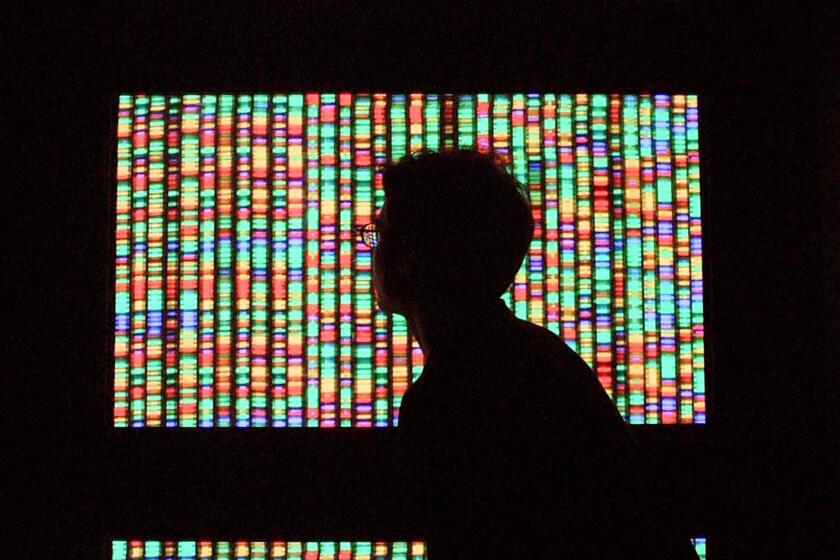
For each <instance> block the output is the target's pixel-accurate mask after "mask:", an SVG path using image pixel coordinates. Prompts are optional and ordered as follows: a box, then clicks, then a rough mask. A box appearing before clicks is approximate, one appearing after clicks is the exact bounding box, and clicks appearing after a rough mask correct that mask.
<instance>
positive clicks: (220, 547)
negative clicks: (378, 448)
mask: <svg viewBox="0 0 840 560" xmlns="http://www.w3.org/2000/svg"><path fill="white" fill-rule="evenodd" d="M111 550H112V554H111V560H133V559H135V558H136V559H142V560H169V559H172V560H175V559H177V560H211V559H212V560H252V559H253V560H257V559H260V560H263V559H265V560H269V559H270V560H425V558H426V546H425V544H423V543H422V542H381V541H376V542H373V541H367V542H347V541H342V542H311V541H310V542H299V541H273V542H265V541H235V542H224V541H138V540H134V541H114V542H113V543H112V547H111Z"/></svg>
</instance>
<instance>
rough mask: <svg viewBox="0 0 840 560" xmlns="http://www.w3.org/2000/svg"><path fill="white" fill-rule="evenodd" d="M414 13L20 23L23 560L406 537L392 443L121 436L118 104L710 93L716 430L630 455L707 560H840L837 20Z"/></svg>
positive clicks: (7, 141)
mask: <svg viewBox="0 0 840 560" xmlns="http://www.w3.org/2000/svg"><path fill="white" fill-rule="evenodd" d="M310 4H311V5H310ZM416 4H417V5H412V7H407V6H396V5H391V4H385V3H363V2H332V1H331V2H313V3H306V2H290V3H280V2H249V3H245V2H243V3H230V4H222V3H209V2H204V3H197V2H196V3H193V2H179V3H163V2H161V3H134V2H132V3H113V4H109V3H100V4H93V5H91V4H86V5H85V6H83V7H77V8H68V7H65V6H63V5H62V4H56V5H55V6H45V7H43V8H39V9H35V8H33V7H27V8H26V9H21V8H17V9H14V10H11V13H10V14H7V16H6V19H5V21H4V22H3V32H2V35H0V39H2V42H3V53H4V55H3V56H4V61H5V62H6V66H7V68H8V71H7V72H5V75H6V76H7V86H6V92H4V96H3V99H2V105H3V117H2V125H3V129H2V132H3V133H2V135H0V137H2V141H3V154H4V156H5V157H4V160H5V162H4V165H3V173H4V176H5V180H4V181H3V184H2V196H3V199H2V202H3V203H2V216H3V223H4V225H7V227H6V228H4V229H6V234H5V236H4V238H5V239H4V240H5V241H6V243H5V248H9V249H11V251H9V252H6V251H4V255H6V256H4V266H3V270H4V272H11V273H12V274H4V275H3V277H4V279H8V280H7V281H8V283H9V286H10V288H11V289H10V290H8V291H7V292H6V293H8V294H10V296H11V297H10V298H9V300H8V301H4V303H3V316H4V320H3V325H4V327H5V328H4V331H5V336H4V341H5V342H4V350H5V358H4V360H3V361H2V363H3V367H2V371H3V386H4V387H5V388H10V389H11V391H10V392H9V391H4V399H3V411H2V412H3V414H2V421H3V428H4V440H5V441H6V442H7V443H6V445H7V446H8V449H10V452H8V453H3V459H2V463H0V465H2V468H3V472H4V473H6V476H5V477H4V484H3V496H2V503H3V506H4V512H3V526H4V533H7V534H8V536H4V538H3V542H4V547H6V548H10V549H11V550H10V552H11V551H16V552H15V555H14V556H12V554H8V556H9V557H28V556H29V555H30V554H31V555H32V556H35V553H36V552H37V556H38V557H43V556H48V555H56V556H57V555H61V556H63V557H73V558H89V557H96V555H98V554H100V553H101V551H103V550H106V549H107V546H106V543H107V541H108V540H109V539H110V538H112V537H115V538H127V537H141V538H143V537H147V538H158V539H164V538H179V537H182V538H191V539H194V538H211V539H216V538H232V539H235V538H260V539H272V538H277V539H286V538H312V539H323V540H332V539H337V538H339V537H347V538H358V539H371V538H382V539H390V538H398V537H402V538H408V537H412V536H413V534H412V531H411V528H410V527H406V526H405V525H404V524H403V523H402V520H401V518H400V515H399V512H389V511H384V509H383V508H382V507H381V506H380V505H379V504H381V493H382V485H381V484H380V482H381V480H382V478H383V477H385V476H387V473H388V469H389V460H388V444H389V442H390V438H391V437H392V433H391V432H389V431H366V432H365V431H352V432H349V431H344V430H342V431H335V432H324V431H320V432H310V431H305V432H303V431H289V432H282V431H281V433H277V431H272V430H265V431H257V430H250V431H247V432H236V431H233V430H231V431H228V432H227V433H224V432H222V433H219V432H214V431H192V432H190V431H178V430H166V431H163V430H161V431H154V430H143V431H140V432H137V431H129V430H124V431H119V432H114V431H113V430H111V429H110V428H109V426H110V400H111V395H110V390H109V382H110V375H111V360H112V358H111V356H112V350H111V337H112V301H111V300H112V295H111V292H112V291H113V287H112V275H113V258H112V255H113V242H112V239H111V238H112V232H113V229H112V228H113V225H112V224H111V223H110V222H111V216H112V213H113V211H112V207H113V198H112V190H113V183H114V179H113V167H112V166H111V161H112V154H111V144H110V143H111V142H112V141H113V138H114V136H115V124H114V122H113V118H114V115H115V108H114V99H115V94H116V93H119V92H161V93H170V92H187V91H190V92H193V91H194V92H201V91H269V92H270V91H284V90H334V91H337V90H350V91H374V90H377V91H386V92H410V91H415V90H417V91H437V92H449V91H453V92H461V91H464V92H467V91H470V92H472V91H479V90H481V91H489V92H496V91H498V92H513V91H557V92H561V91H562V92H578V91H587V92H592V91H603V92H612V91H618V92H628V93H630V92H652V93H655V92H666V93H679V92H689V93H698V94H700V96H701V97H700V114H701V119H702V120H701V159H702V163H701V165H702V177H701V181H702V188H703V195H704V201H703V204H704V205H703V219H704V243H705V246H704V259H705V262H704V267H705V274H706V289H707V300H706V304H707V306H706V309H707V323H706V326H707V348H708V355H709V362H708V369H707V378H708V382H707V383H708V386H709V399H710V402H709V408H710V411H709V424H708V425H707V426H705V427H696V426H695V427H686V428H684V429H683V428H680V429H669V428H664V427H663V428H653V429H650V428H645V429H642V430H637V432H636V433H637V435H638V437H639V439H640V440H641V441H642V443H643V444H644V445H645V447H646V448H647V449H648V451H649V455H650V457H651V461H652V464H653V465H654V466H655V468H657V469H658V471H659V472H660V473H661V476H662V479H663V480H664V481H665V484H666V486H667V487H668V488H669V490H670V493H671V495H672V496H673V500H674V503H675V504H676V506H677V508H678V510H679V512H680V515H681V517H683V518H684V519H685V522H686V523H687V524H689V525H690V526H691V527H693V528H694V529H695V530H696V531H697V532H698V534H705V535H707V536H708V537H709V539H710V542H709V552H710V557H711V558H713V559H715V560H717V559H720V558H748V557H751V558H773V557H786V558H795V557H810V558H823V557H830V556H832V554H831V553H830V550H829V548H828V547H829V545H830V542H829V539H830V538H831V537H832V535H834V534H835V533H836V532H837V531H836V529H837V513H836V503H837V502H836V498H835V494H833V493H832V490H834V488H833V486H834V483H835V479H836V478H837V470H836V469H833V468H830V467H829V464H828V462H827V461H828V459H830V458H832V454H831V450H832V449H833V448H834V447H836V443H837V432H836V429H835V428H834V426H835V425H836V422H835V421H836V419H837V417H836V414H837V413H836V406H835V408H834V409H833V410H832V411H831V414H832V415H833V416H832V417H831V418H830V417H829V404H833V403H834V402H836V393H834V389H835V383H834V381H835V380H834V378H835V377H836V370H837V368H836V366H835V367H832V364H836V363H837V358H838V356H837V343H836V342H835V340H836V337H837V335H838V314H837V304H836V303H835V302H834V300H833V297H832V296H833V289H832V287H831V286H833V285H836V284H835V283H836V280H837V278H838V265H837V259H836V258H835V255H837V254H838V252H837V246H838V244H837V241H838V227H837V225H836V221H835V217H836V215H837V206H838V203H837V196H836V193H834V192H832V187H835V186H836V184H837V181H836V168H837V166H836V165H834V166H832V165H830V162H832V161H834V162H836V158H837V155H836V135H837V134H836V130H837V120H836V111H835V110H834V106H836V90H837V88H836V81H835V80H834V79H833V77H834V76H835V75H837V73H838V72H837V70H838V68H837V63H836V59H837V56H836V54H837V52H838V50H837V41H836V38H832V37H830V34H831V33H830V29H831V26H830V25H829V23H828V22H829V15H833V14H829V13H828V12H824V13H823V12H820V11H819V10H817V9H815V8H802V9H800V8H797V7H788V6H781V5H780V6H774V5H773V4H772V3H765V4H762V6H763V8H764V9H763V10H761V11H758V10H752V9H748V8H739V7H733V6H730V5H727V4H724V3H721V4H717V3H710V2H699V3H688V2H661V3H649V2H642V3H632V4H624V3H617V2H586V3H571V4H570V3H566V4H562V5H560V6H558V7H556V8H551V9H549V8H545V7H529V6H527V5H523V4H520V3H516V4H514V5H512V6H508V7H501V8H500V7H491V6H489V5H480V4H476V5H462V4H459V6H458V7H454V6H450V7H445V8H443V9H440V10H439V9H435V8H434V7H433V6H431V5H429V4H426V3H422V2H420V3H416ZM831 39H833V40H831ZM9 93H10V95H7V94H9ZM10 172H11V173H10ZM9 226H10V227H9ZM292 432H294V433H292ZM4 556H7V555H4Z"/></svg>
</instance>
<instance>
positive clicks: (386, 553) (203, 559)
mask: <svg viewBox="0 0 840 560" xmlns="http://www.w3.org/2000/svg"><path fill="white" fill-rule="evenodd" d="M692 542H693V543H694V549H695V550H696V551H697V555H698V556H699V557H700V560H706V539H705V537H700V538H696V539H692ZM111 544H112V546H111V560H258V559H259V560H425V559H426V546H425V544H424V543H422V542H391V543H389V542H371V541H368V542H346V541H343V542H299V541H297V542H296V541H272V542H266V541H235V542H226V541H215V542H214V541H151V540H150V541H141V540H132V541H113V542H112V543H111Z"/></svg>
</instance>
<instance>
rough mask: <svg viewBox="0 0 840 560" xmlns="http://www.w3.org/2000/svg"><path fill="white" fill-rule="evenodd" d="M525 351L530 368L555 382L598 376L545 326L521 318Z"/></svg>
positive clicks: (518, 324)
mask: <svg viewBox="0 0 840 560" xmlns="http://www.w3.org/2000/svg"><path fill="white" fill-rule="evenodd" d="M516 321H517V327H518V329H519V331H520V332H521V333H522V336H523V341H524V342H523V351H524V353H525V355H526V358H527V361H528V363H529V365H530V366H531V367H533V368H535V369H536V370H538V371H543V372H546V373H547V374H548V375H549V376H550V377H551V378H553V379H555V380H564V379H565V380H568V381H574V380H578V381H580V380H581V377H585V378H588V377H590V376H594V373H593V372H592V369H591V368H590V367H589V366H588V365H587V364H586V362H585V361H584V360H583V359H582V358H581V357H580V356H579V355H578V354H576V353H575V351H574V350H572V349H571V348H570V347H569V345H568V344H566V342H565V341H564V340H563V339H562V338H560V337H559V336H557V335H556V334H555V333H553V332H552V331H550V330H548V329H547V328H545V327H542V326H540V325H536V324H534V323H529V322H528V321H524V320H522V319H519V318H517V319H516Z"/></svg>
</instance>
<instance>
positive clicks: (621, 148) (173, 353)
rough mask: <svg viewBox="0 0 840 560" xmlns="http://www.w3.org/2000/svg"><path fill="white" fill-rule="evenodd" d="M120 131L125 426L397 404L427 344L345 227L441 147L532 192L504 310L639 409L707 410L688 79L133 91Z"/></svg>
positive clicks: (652, 412)
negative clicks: (528, 237)
mask: <svg viewBox="0 0 840 560" xmlns="http://www.w3.org/2000/svg"><path fill="white" fill-rule="evenodd" d="M116 132H117V142H116V146H117V149H116V156H117V157H116V166H117V169H116V214H115V219H116V228H115V231H116V277H115V279H116V286H115V287H116V297H115V312H116V317H115V345H114V358H115V362H114V425H115V426H117V427H129V426H132V427H144V426H168V427H228V426H239V427H259V426H274V427H388V426H394V425H396V424H397V423H398V420H399V418H398V413H399V405H400V401H401V398H402V396H403V394H404V393H405V391H406V389H407V388H408V386H409V384H410V383H411V382H412V381H413V380H415V379H416V378H417V377H418V376H419V375H420V373H421V372H422V369H423V355H422V353H421V351H420V347H419V345H418V344H417V343H416V341H413V340H412V338H411V337H410V335H409V333H408V329H407V323H406V321H405V320H404V319H403V317H401V316H398V315H393V316H391V315H390V314H388V313H385V312H382V311H380V310H378V309H377V308H376V305H375V301H374V296H373V290H372V281H371V280H372V278H371V249H369V248H368V247H366V246H365V245H364V244H363V243H362V242H361V240H359V239H358V238H357V235H356V233H355V231H354V228H355V227H356V226H359V225H364V224H367V223H369V222H370V221H371V218H372V217H373V216H374V214H375V213H376V212H377V210H378V209H379V208H380V207H381V205H382V203H383V202H384V191H383V188H382V182H381V173H380V172H379V171H378V166H380V165H381V164H384V163H386V162H388V161H390V160H395V159H398V158H399V157H401V156H403V155H404V154H406V153H407V152H409V151H415V150H418V149H420V148H429V149H432V150H439V149H442V148H446V147H462V148H466V147H470V148H477V149H480V150H488V149H491V148H492V149H494V150H496V151H497V152H500V153H503V154H505V155H506V156H507V157H508V159H509V161H510V170H511V171H512V173H513V174H514V176H515V177H516V178H517V179H518V180H519V181H520V182H521V183H522V184H523V185H525V186H526V187H527V189H528V191H529V193H530V198H531V203H532V206H533V215H534V219H535V222H536V228H535V234H534V238H533V241H532V243H531V246H530V249H529V253H528V255H527V256H526V258H525V261H524V262H523V265H522V267H521V268H520V270H519V272H518V274H517V275H516V279H515V282H514V284H513V286H512V287H511V289H510V290H509V292H508V293H506V294H505V295H504V298H503V299H504V300H505V302H506V303H507V304H508V306H509V307H510V308H511V309H512V311H513V312H514V313H515V314H516V315H517V316H518V317H520V318H522V319H526V320H528V321H531V322H534V323H537V324H540V325H543V326H545V327H546V328H548V329H550V330H552V331H553V332H555V333H557V334H558V335H559V336H560V337H561V338H562V339H564V340H565V341H566V343H567V344H568V345H569V346H570V347H571V348H572V349H574V350H575V351H576V352H577V353H579V354H580V355H581V356H582V357H583V359H584V360H585V361H586V362H587V363H589V364H590V365H591V366H592V368H593V369H594V371H595V372H596V374H597V376H598V378H599V380H600V381H601V383H602V384H603V386H604V387H605V389H606V390H607V392H608V393H609V394H610V396H611V398H612V399H613V400H614V402H615V403H616V405H617V407H618V409H619V411H620V412H621V413H622V415H623V416H624V417H625V419H626V420H627V421H628V422H629V423H631V424H677V423H687V424H690V423H705V421H706V401H705V366H704V329H703V326H704V321H703V267H702V241H701V219H700V206H701V204H700V173H699V167H700V161H699V144H698V99H697V96H696V95H626V94H604V95H601V94H569V95H567V94H553V93H543V94H510V95H507V94H505V95H502V94H475V95H448V94H447V95H443V94H440V95H438V94H426V93H412V94H406V95H397V94H381V93H371V94H364V93H278V94H234V95H215V94H214V95H199V94H194V95H122V96H120V97H119V105H118V123H117V131H116Z"/></svg>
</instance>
